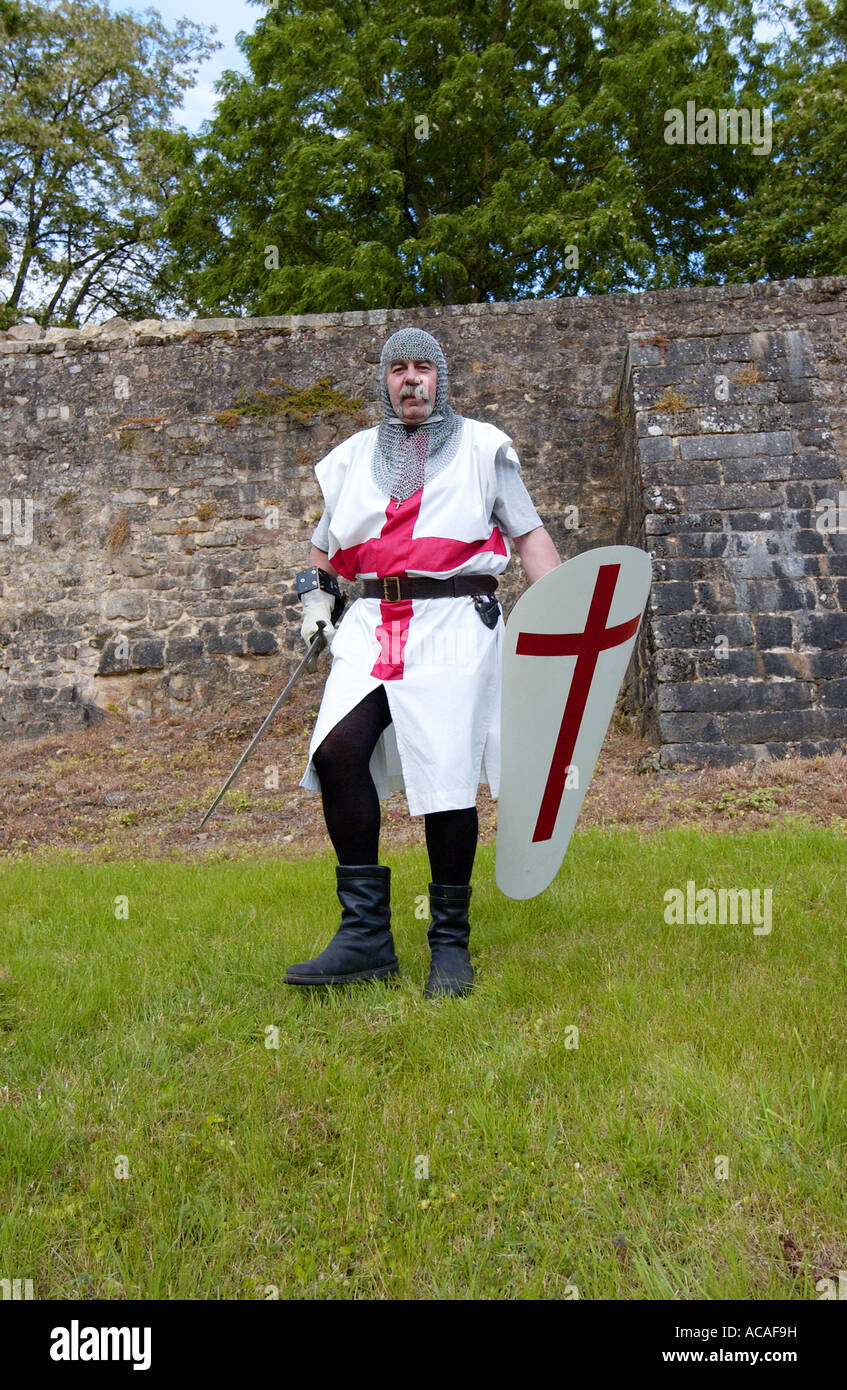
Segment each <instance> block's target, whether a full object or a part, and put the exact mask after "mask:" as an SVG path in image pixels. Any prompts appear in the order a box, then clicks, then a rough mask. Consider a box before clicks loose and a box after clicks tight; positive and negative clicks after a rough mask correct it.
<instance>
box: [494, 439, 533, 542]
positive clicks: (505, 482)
mask: <svg viewBox="0 0 847 1390" xmlns="http://www.w3.org/2000/svg"><path fill="white" fill-rule="evenodd" d="M494 471H495V474H496V478H497V497H496V499H495V502H494V510H493V513H492V516H493V519H494V521H495V523H496V524H497V525H498V526H499V527H500V530H501V531H504V532H505V533H506V535H507V536H509V537H513V536H523V535H525V534H526V532H527V531H534V530H535V528H536V527H537V526H543V525H544V522H543V521H542V520H541V517H540V516H539V515H538V512H537V511H536V510H535V507H534V505H533V501H532V498H531V497H530V495H529V493H528V492H527V490H526V487H525V485H524V482H523V480H522V478H521V465H520V460H519V458H518V456H517V453H516V452H515V447H514V445H513V444H512V441H511V439H508V438H507V439H506V440H505V442H504V443H503V444H501V445H500V448H499V449H498V450H497V455H496V457H495V460H494Z"/></svg>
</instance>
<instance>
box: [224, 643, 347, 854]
mask: <svg viewBox="0 0 847 1390" xmlns="http://www.w3.org/2000/svg"><path fill="white" fill-rule="evenodd" d="M324 641H325V638H324V634H323V627H321V628H319V630H318V635H317V636H316V637H315V639H314V641H313V642H312V645H311V646H310V648H309V650H308V651H307V652H306V655H305V656H304V657H303V660H302V661H301V662H300V665H299V666H298V667H297V670H296V671H295V672H294V674H293V675H292V677H291V679H290V680H289V682H288V684H287V685H286V687H285V689H284V690H283V691H282V693H281V694H280V695H278V696H277V697H276V699H275V700H274V703H273V705H272V706H271V709H270V712H269V714H268V716H267V718H266V719H265V720H264V721H263V723H262V725H261V727H260V728H259V729H258V730H257V732H256V733H255V734H254V735H253V737H252V739H251V740H250V742H249V744H248V745H247V747H246V748H245V750H244V752H243V753H242V754H241V757H240V758H239V759H238V762H237V763H236V764H235V767H234V768H233V769H232V772H231V773H230V774H229V776H228V777H227V779H226V781H225V782H224V784H223V786H222V787H221V789H220V791H219V792H218V794H217V796H216V797H215V799H214V801H213V802H212V804H211V806H210V807H209V809H208V811H207V812H206V814H205V816H204V817H203V819H202V820H201V822H200V824H199V826H198V827H197V828H198V830H202V829H203V826H204V825H205V824H206V821H207V820H208V819H209V817H210V815H211V814H212V812H213V811H214V809H215V807H216V806H217V804H218V802H219V801H220V799H221V797H222V796H223V794H224V792H225V791H227V790H228V788H229V787H231V786H232V783H233V782H234V781H235V779H236V777H237V776H238V774H239V772H240V771H241V769H242V767H243V766H244V764H245V763H246V761H247V759H248V758H249V756H250V754H251V753H252V752H253V749H254V748H255V747H256V744H257V743H258V742H259V739H260V738H261V737H262V734H263V733H264V732H265V729H266V728H267V727H268V725H269V724H270V722H271V720H272V719H273V717H274V715H275V714H276V712H277V710H278V709H279V707H280V705H281V704H282V702H283V700H284V699H285V697H286V695H287V694H288V692H289V690H290V689H291V687H292V685H293V684H294V682H295V681H296V680H297V678H298V676H300V675H301V673H302V672H303V671H304V670H305V669H306V667H307V665H308V663H309V661H310V660H311V659H312V657H313V656H317V653H318V652H319V651H320V649H321V646H322V644H323V642H324Z"/></svg>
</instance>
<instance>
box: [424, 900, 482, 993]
mask: <svg viewBox="0 0 847 1390" xmlns="http://www.w3.org/2000/svg"><path fill="white" fill-rule="evenodd" d="M470 900H471V890H470V888H469V887H468V888H465V887H462V886H461V885H458V884H451V883H431V884H430V885H429V906H430V912H431V913H432V921H431V922H430V924H429V930H428V931H427V940H428V941H429V946H430V950H431V952H432V964H431V965H430V969H429V979H428V980H427V982H426V990H425V994H426V997H427V999H435V998H437V997H438V996H439V995H460V994H469V993H470V991H471V989H472V988H473V966H472V965H471V957H470V952H469V951H468V938H469V936H470V932H471V929H470V926H469V924H468V906H469V904H470Z"/></svg>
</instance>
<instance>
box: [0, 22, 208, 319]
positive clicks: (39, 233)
mask: <svg viewBox="0 0 847 1390" xmlns="http://www.w3.org/2000/svg"><path fill="white" fill-rule="evenodd" d="M201 34H202V31H201V30H200V29H199V27H198V26H197V25H194V24H191V23H189V22H188V21H187V20H180V21H179V22H178V24H177V28H176V33H175V34H169V33H168V32H167V31H166V30H165V29H164V28H163V26H162V24H161V23H160V22H159V21H158V19H152V20H150V21H148V22H147V23H144V24H140V23H138V22H137V21H135V20H133V19H132V18H131V17H130V16H129V15H125V14H124V15H112V14H110V13H109V11H108V10H107V9H105V8H104V7H103V6H101V5H98V4H96V3H92V0H59V3H55V4H51V5H47V4H39V3H33V0H0V275H2V282H3V286H4V289H5V290H6V292H5V294H4V296H3V300H2V302H0V326H2V327H5V326H8V325H9V324H11V323H14V322H16V321H17V320H18V319H20V318H21V317H23V316H24V315H30V316H32V317H34V318H35V319H36V320H37V321H38V322H39V323H41V324H42V325H43V326H48V325H50V324H70V325H78V324H79V323H80V322H84V321H85V319H87V318H90V317H92V316H99V317H102V316H103V310H104V309H108V310H110V311H111V312H112V313H118V314H122V315H124V316H126V317H133V318H142V317H144V315H145V314H146V313H150V312H153V311H154V309H155V308H156V300H157V299H158V297H159V294H160V290H159V288H158V287H157V288H156V290H155V291H151V286H152V285H153V283H154V282H155V281H156V275H157V271H158V269H159V266H160V264H161V262H162V260H163V258H164V247H163V245H162V244H161V243H160V242H159V241H158V240H157V227H158V225H159V222H160V219H161V215H162V210H163V208H164V207H165V206H166V205H167V200H168V197H169V195H170V193H171V191H172V190H173V189H174V187H175V186H176V183H177V181H178V179H179V177H180V175H181V173H182V171H183V169H184V167H185V164H186V160H187V154H186V151H185V142H186V140H187V138H188V137H187V135H186V133H185V132H184V131H182V132H181V131H179V130H177V129H168V121H169V113H170V110H171V108H172V107H173V106H174V104H175V103H177V102H179V101H180V100H181V95H182V92H183V90H184V89H185V88H186V87H188V86H190V85H191V84H192V81H193V73H192V71H191V69H190V64H191V63H192V62H193V61H196V60H197V58H198V57H200V56H204V55H205V53H207V52H209V51H211V49H212V48H213V47H218V46H219V45H210V44H208V43H207V42H205V41H203V40H202V39H201V37H200V36H201ZM180 69H188V70H187V71H180Z"/></svg>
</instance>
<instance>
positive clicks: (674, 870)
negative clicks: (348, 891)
mask: <svg viewBox="0 0 847 1390" xmlns="http://www.w3.org/2000/svg"><path fill="white" fill-rule="evenodd" d="M333 862H334V861H333V860H332V859H331V858H329V857H323V858H317V859H304V858H301V859H299V860H291V861H284V860H281V859H278V858H271V857H267V856H264V857H261V858H256V859H255V860H254V861H252V862H250V861H249V860H246V861H240V862H236V863H232V862H226V861H221V862H215V861H211V862H205V863H203V864H202V865H198V864H190V863H188V864H186V863H180V862H169V861H167V860H158V861H153V860H138V861H133V862H128V861H114V860H113V861H109V862H97V861H90V862H81V861H79V860H77V859H74V858H72V857H70V856H66V855H57V856H55V857H51V858H41V859H39V860H37V861H36V860H34V859H27V858H19V859H16V860H15V861H14V862H11V863H7V864H6V865H4V868H3V875H2V893H0V924H2V945H0V1252H1V1253H0V1276H2V1277H3V1278H9V1279H13V1278H20V1279H24V1280H25V1279H31V1280H32V1281H33V1288H34V1296H35V1297H36V1298H40V1299H45V1298H46V1299H72V1298H85V1299H94V1298H106V1299H120V1298H130V1299H138V1298H142V1299H157V1298H158V1299H178V1298H189V1299H261V1298H272V1297H277V1296H278V1297H279V1298H282V1299H288V1298H312V1299H313V1298H327V1299H355V1298H367V1299H375V1298H376V1299H378V1298H389V1299H406V1298H437V1299H460V1298H466V1297H469V1298H484V1299H513V1298H541V1299H567V1298H576V1297H578V1298H581V1299H649V1300H653V1299H698V1298H707V1299H718V1298H729V1299H762V1298H776V1299H785V1298H789V1299H803V1300H809V1299H815V1298H818V1297H819V1296H820V1295H819V1291H818V1290H817V1288H816V1285H817V1283H818V1281H820V1280H822V1279H826V1278H831V1279H835V1280H836V1281H837V1277H838V1271H839V1270H842V1271H843V1270H847V1182H845V1153H847V1068H845V1042H844V1015H845V1008H844V980H845V955H847V947H845V932H844V920H845V910H847V896H846V895H845V884H846V883H847V838H845V836H844V833H843V830H841V829H838V828H831V829H827V828H825V827H810V826H808V825H804V824H799V823H798V824H797V825H794V826H792V825H790V824H789V825H784V826H782V827H779V828H775V829H772V830H755V831H741V830H739V831H737V832H736V833H731V834H714V833H707V832H705V831H703V830H700V829H695V828H688V827H683V828H680V829H676V830H662V831H652V832H650V833H642V832H638V831H635V830H626V829H624V830H622V829H589V830H586V831H585V832H583V833H581V834H578V835H576V836H575V837H574V840H573V842H572V844H571V848H570V850H569V851H568V855H567V857H566V860H565V863H564V865H563V867H562V870H561V872H560V874H559V877H558V879H557V880H556V882H555V883H554V884H553V885H552V886H551V888H550V889H548V890H547V891H546V892H545V893H544V894H542V895H541V896H540V897H539V898H536V899H534V900H531V901H529V902H525V903H519V902H512V901H510V900H508V899H506V898H504V897H503V896H502V895H501V894H500V893H499V892H498V890H497V889H496V887H495V884H494V850H493V846H491V845H484V846H483V847H482V848H481V849H480V851H479V856H478V860H477V867H476V870H475V873H474V880H473V882H474V894H473V898H472V916H471V922H472V933H471V948H472V957H473V960H474V964H475V967H476V969H477V978H478V987H477V989H476V991H475V993H474V994H473V995H472V996H471V997H470V998H468V999H459V1000H442V1001H439V1002H436V1003H430V1002H427V1001H426V1000H425V999H424V998H423V993H422V991H423V984H424V980H425V978H426V969H427V963H428V954H427V950H426V939H425V931H426V919H423V920H422V919H421V916H420V914H421V911H422V899H421V897H420V895H421V894H423V893H425V891H426V886H427V882H428V873H427V861H426V857H425V855H424V853H423V852H422V851H421V850H420V849H416V850H408V851H405V852H402V853H396V854H394V853H392V852H391V851H389V852H388V853H387V854H386V856H385V862H387V863H389V864H390V865H391V868H392V880H393V885H392V886H393V893H392V900H393V915H394V932H395V942H396V945H397V950H398V955H399V957H400V963H401V972H402V973H401V976H400V979H399V982H398V983H396V984H394V985H388V986H386V985H385V984H369V985H361V986H351V987H346V988H344V989H341V990H336V991H331V992H330V991H312V990H300V989H293V988H291V987H288V986H285V985H283V984H282V983H281V979H282V975H283V972H284V969H285V967H286V965H288V964H289V963H291V962H293V961H298V960H303V959H307V958H308V957H310V956H311V955H314V954H315V953H316V952H317V951H318V950H320V949H321V947H322V946H324V945H325V944H326V942H327V941H328V940H329V937H330V935H331V934H332V932H333V931H334V930H335V927H336V925H337V920H338V909H337V901H336V899H335V894H334V881H335V880H334V869H333ZM689 880H693V881H694V882H695V883H696V887H697V889H702V888H704V887H712V888H714V889H716V890H717V889H719V888H721V887H723V888H732V887H746V888H750V889H754V888H757V887H758V888H761V889H766V888H770V889H771V890H772V927H771V930H770V931H769V932H763V931H761V930H760V931H759V932H756V931H754V924H752V923H748V924H747V925H744V924H742V923H736V924H732V923H731V922H730V923H725V924H723V925H721V924H719V923H716V924H711V925H710V924H708V923H706V924H702V925H701V924H697V923H689V924H675V923H668V922H666V921H665V893H666V892H667V890H669V889H671V888H682V889H684V888H685V885H686V882H687V881H689Z"/></svg>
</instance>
